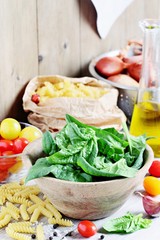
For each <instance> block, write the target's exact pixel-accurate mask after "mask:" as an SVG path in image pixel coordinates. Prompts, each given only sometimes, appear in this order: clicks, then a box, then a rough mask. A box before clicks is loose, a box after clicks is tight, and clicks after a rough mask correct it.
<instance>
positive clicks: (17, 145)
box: [13, 138, 29, 153]
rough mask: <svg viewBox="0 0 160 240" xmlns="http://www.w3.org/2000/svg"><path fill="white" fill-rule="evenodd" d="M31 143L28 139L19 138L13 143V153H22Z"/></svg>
mask: <svg viewBox="0 0 160 240" xmlns="http://www.w3.org/2000/svg"><path fill="white" fill-rule="evenodd" d="M28 143H29V141H28V140H27V139H26V138H17V139H15V140H14V141H13V151H14V152H15V153H21V152H22V151H23V149H24V148H25V147H26V146H27V145H28Z"/></svg>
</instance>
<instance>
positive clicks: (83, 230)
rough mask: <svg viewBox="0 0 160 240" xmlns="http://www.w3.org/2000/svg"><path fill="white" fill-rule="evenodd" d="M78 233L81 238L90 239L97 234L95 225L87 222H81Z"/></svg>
mask: <svg viewBox="0 0 160 240" xmlns="http://www.w3.org/2000/svg"><path fill="white" fill-rule="evenodd" d="M77 229H78V232H79V233H80V234H81V235H82V236H83V237H91V236H93V235H95V234H96V233H97V227H96V225H95V224H94V223H93V222H91V221H89V220H83V221H81V222H80V223H79V224H78V227H77Z"/></svg>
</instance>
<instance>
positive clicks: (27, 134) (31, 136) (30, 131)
mask: <svg viewBox="0 0 160 240" xmlns="http://www.w3.org/2000/svg"><path fill="white" fill-rule="evenodd" d="M19 137H20V138H26V139H27V140H28V141H29V142H32V141H34V140H36V139H37V138H40V137H42V132H41V130H39V129H38V128H36V127H33V126H30V127H25V128H23V129H22V131H21V132H20V135H19Z"/></svg>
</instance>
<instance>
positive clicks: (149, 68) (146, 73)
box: [140, 27, 160, 88]
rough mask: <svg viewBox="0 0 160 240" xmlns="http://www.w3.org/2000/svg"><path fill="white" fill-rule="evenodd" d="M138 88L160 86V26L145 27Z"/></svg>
mask: <svg viewBox="0 0 160 240" xmlns="http://www.w3.org/2000/svg"><path fill="white" fill-rule="evenodd" d="M142 54H143V64H142V76H141V80H140V88H160V27H157V28H153V29H152V28H151V29H148V28H145V29H144V40H143V53H142Z"/></svg>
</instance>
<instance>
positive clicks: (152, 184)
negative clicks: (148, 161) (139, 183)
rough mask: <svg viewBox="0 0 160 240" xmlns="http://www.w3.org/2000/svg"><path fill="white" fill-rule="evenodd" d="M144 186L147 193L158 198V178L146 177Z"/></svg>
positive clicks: (159, 185) (159, 189) (159, 186)
mask: <svg viewBox="0 0 160 240" xmlns="http://www.w3.org/2000/svg"><path fill="white" fill-rule="evenodd" d="M143 186H144V189H145V191H146V192H147V193H148V194H150V195H152V196H157V195H159V194H160V180H159V179H158V178H156V177H153V176H147V177H145V178H144V181H143Z"/></svg>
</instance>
